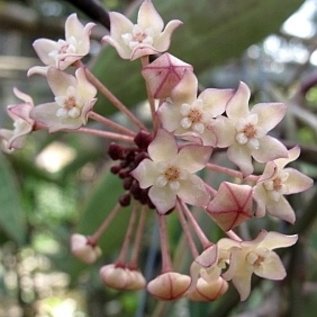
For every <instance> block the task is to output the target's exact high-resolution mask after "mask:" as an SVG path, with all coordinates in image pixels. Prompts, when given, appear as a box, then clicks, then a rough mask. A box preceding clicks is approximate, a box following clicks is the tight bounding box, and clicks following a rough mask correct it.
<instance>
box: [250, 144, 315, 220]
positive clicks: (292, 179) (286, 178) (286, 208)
mask: <svg viewBox="0 0 317 317" xmlns="http://www.w3.org/2000/svg"><path fill="white" fill-rule="evenodd" d="M288 154H289V155H288V158H285V159H284V158H281V159H277V160H274V161H271V162H268V163H267V164H266V166H265V169H264V172H263V174H262V176H261V177H260V178H259V180H258V182H257V184H256V186H255V187H254V190H253V198H254V199H255V201H256V202H257V210H256V216H258V217H263V216H264V215H265V211H267V212H268V213H269V214H271V215H272V216H276V217H278V218H281V219H283V220H286V221H288V222H291V223H294V222H295V213H294V210H293V208H292V207H291V205H290V204H289V202H288V201H287V200H286V198H285V197H284V195H289V194H295V193H300V192H303V191H305V190H307V189H308V188H310V187H311V186H312V185H313V180H312V179H311V178H310V177H308V176H306V175H304V174H302V173H301V172H299V171H297V170H296V169H294V168H291V167H288V168H284V167H285V165H287V164H288V163H290V162H293V161H295V160H296V159H297V158H298V157H299V154H300V149H299V147H294V148H292V149H291V150H289V151H288Z"/></svg>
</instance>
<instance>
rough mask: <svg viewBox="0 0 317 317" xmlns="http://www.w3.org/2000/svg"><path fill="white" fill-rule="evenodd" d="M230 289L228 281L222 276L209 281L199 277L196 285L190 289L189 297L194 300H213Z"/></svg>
mask: <svg viewBox="0 0 317 317" xmlns="http://www.w3.org/2000/svg"><path fill="white" fill-rule="evenodd" d="M227 290H228V283H227V282H226V281H225V280H224V279H223V278H222V277H218V279H216V280H214V281H211V282H207V281H205V280H204V279H203V278H199V279H198V281H197V284H196V286H195V287H194V288H193V289H192V290H190V291H189V292H188V294H187V297H188V298H189V299H191V300H193V301H213V300H216V299H218V298H219V297H220V296H222V295H223V294H224V293H225V292H226V291H227Z"/></svg>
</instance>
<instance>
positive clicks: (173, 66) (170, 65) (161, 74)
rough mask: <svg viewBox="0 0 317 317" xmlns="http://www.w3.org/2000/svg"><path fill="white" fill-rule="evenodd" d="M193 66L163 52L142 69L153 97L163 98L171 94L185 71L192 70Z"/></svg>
mask: <svg viewBox="0 0 317 317" xmlns="http://www.w3.org/2000/svg"><path fill="white" fill-rule="evenodd" d="M192 71H193V66H192V65H190V64H187V63H185V62H184V61H182V60H180V59H178V58H177V57H175V56H173V55H171V54H169V53H164V54H163V55H161V56H160V57H158V58H157V59H155V60H154V61H153V62H152V63H150V64H148V65H146V66H145V67H143V69H142V75H143V77H144V79H145V80H146V81H147V83H148V85H149V88H150V91H151V94H152V96H153V97H154V98H158V99H163V98H167V97H169V96H170V95H171V91H172V89H173V88H174V87H175V86H176V85H177V84H178V83H179V82H180V81H181V79H182V78H183V76H184V74H185V73H186V72H192Z"/></svg>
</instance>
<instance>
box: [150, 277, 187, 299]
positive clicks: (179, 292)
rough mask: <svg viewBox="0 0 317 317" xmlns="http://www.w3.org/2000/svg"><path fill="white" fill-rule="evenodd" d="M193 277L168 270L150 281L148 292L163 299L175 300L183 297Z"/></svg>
mask: <svg viewBox="0 0 317 317" xmlns="http://www.w3.org/2000/svg"><path fill="white" fill-rule="evenodd" d="M190 282H191V278H190V277H189V276H188V275H184V274H180V273H176V272H168V273H163V274H161V275H159V276H158V277H156V278H155V279H154V280H152V281H150V282H149V283H148V285H147V290H148V292H149V293H150V294H151V295H153V296H154V297H156V298H158V299H161V300H173V299H177V298H180V297H182V296H183V295H184V294H185V293H186V291H187V290H188V288H189V286H190Z"/></svg>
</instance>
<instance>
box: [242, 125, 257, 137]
mask: <svg viewBox="0 0 317 317" xmlns="http://www.w3.org/2000/svg"><path fill="white" fill-rule="evenodd" d="M242 132H243V133H244V135H245V136H246V137H247V138H248V139H252V138H254V137H255V136H256V128H255V127H254V125H253V124H252V123H248V124H247V125H246V126H245V127H244V128H243V130H242Z"/></svg>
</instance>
